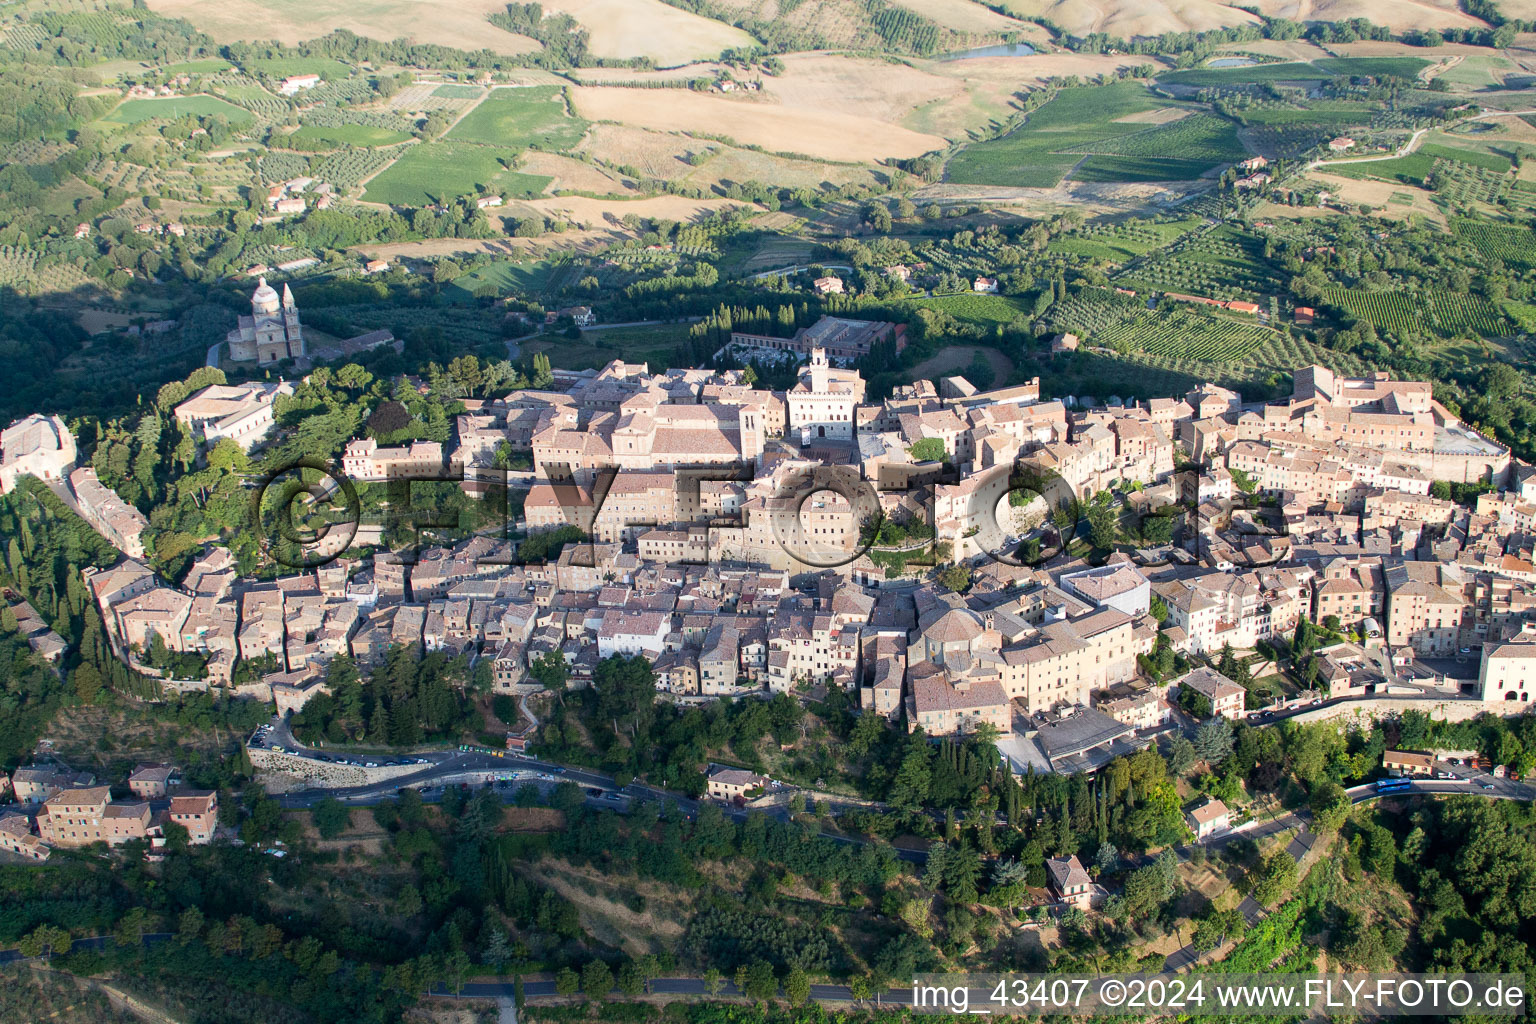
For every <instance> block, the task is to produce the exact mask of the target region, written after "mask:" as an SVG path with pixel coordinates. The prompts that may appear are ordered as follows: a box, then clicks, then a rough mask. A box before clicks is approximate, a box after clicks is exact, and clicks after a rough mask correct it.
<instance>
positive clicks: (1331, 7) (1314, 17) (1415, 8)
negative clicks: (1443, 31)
mask: <svg viewBox="0 0 1536 1024" xmlns="http://www.w3.org/2000/svg"><path fill="white" fill-rule="evenodd" d="M1253 6H1254V7H1255V8H1256V9H1257V10H1259V11H1262V12H1263V13H1264V14H1266V15H1268V16H1269V17H1271V18H1293V19H1298V20H1309V21H1344V20H1345V19H1347V18H1367V19H1369V20H1370V21H1372V22H1373V23H1375V24H1377V25H1386V26H1387V27H1389V28H1391V29H1392V31H1394V32H1406V31H1409V30H1412V29H1422V28H1486V27H1487V25H1486V23H1485V22H1483V21H1481V20H1479V19H1477V18H1474V17H1472V16H1471V15H1470V14H1467V13H1465V12H1464V11H1462V10H1461V8H1460V7H1458V6H1457V3H1456V0H1254V4H1253ZM1421 55H1422V54H1421Z"/></svg>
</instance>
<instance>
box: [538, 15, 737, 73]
mask: <svg viewBox="0 0 1536 1024" xmlns="http://www.w3.org/2000/svg"><path fill="white" fill-rule="evenodd" d="M544 9H545V10H546V11H559V12H561V13H564V14H569V15H570V16H571V17H573V18H575V19H576V20H577V21H578V22H580V23H581V27H582V28H584V29H586V30H587V33H588V36H589V39H588V48H589V49H590V50H591V51H592V53H593V54H594V55H596V56H598V57H649V58H650V59H652V60H654V61H655V62H656V63H657V64H658V65H660V66H662V67H670V66H672V65H674V64H686V63H687V62H689V61H691V60H699V59H701V58H706V57H716V56H719V54H720V51H722V50H728V49H732V48H734V47H752V46H755V45H756V43H757V41H756V40H755V39H753V38H752V37H751V36H750V35H748V34H747V33H745V32H743V31H742V30H741V29H739V28H732V27H731V26H730V25H726V24H724V23H722V22H718V21H715V20H713V19H711V18H705V17H701V16H699V15H697V14H692V13H689V12H688V11H685V10H683V9H681V8H678V7H673V6H671V5H669V4H665V3H662V0H544Z"/></svg>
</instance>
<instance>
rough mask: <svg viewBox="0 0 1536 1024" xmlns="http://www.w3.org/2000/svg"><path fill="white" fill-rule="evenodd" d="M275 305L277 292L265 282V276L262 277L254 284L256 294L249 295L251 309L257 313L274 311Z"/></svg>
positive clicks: (275, 310) (276, 303)
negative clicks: (258, 282) (257, 283)
mask: <svg viewBox="0 0 1536 1024" xmlns="http://www.w3.org/2000/svg"><path fill="white" fill-rule="evenodd" d="M277 305H278V298H277V292H276V291H275V290H273V288H272V286H271V285H269V284H267V279H266V278H262V279H261V283H260V284H259V285H257V286H256V294H254V295H252V296H251V309H253V310H255V311H256V312H257V313H276V312H277Z"/></svg>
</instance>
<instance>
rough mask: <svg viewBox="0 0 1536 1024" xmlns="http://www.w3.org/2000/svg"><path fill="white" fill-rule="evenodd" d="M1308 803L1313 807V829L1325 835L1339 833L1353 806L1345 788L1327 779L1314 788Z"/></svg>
mask: <svg viewBox="0 0 1536 1024" xmlns="http://www.w3.org/2000/svg"><path fill="white" fill-rule="evenodd" d="M1308 803H1310V805H1311V807H1312V829H1313V831H1315V832H1319V833H1321V834H1323V835H1328V834H1330V833H1333V832H1337V831H1338V830H1339V828H1340V827H1342V826H1343V824H1344V819H1345V818H1347V817H1348V816H1349V809H1350V807H1351V806H1352V804H1351V802H1350V799H1349V794H1348V793H1346V792H1345V791H1344V787H1343V786H1341V785H1339V784H1338V783H1337V782H1334V781H1333V780H1332V779H1325V780H1323V781H1321V782H1319V783H1317V785H1315V786H1313V787H1312V793H1311V795H1310V797H1309V799H1308Z"/></svg>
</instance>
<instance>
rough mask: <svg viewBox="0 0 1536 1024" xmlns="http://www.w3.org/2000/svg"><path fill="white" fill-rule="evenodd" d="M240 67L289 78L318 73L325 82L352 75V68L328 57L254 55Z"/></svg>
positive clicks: (275, 76)
mask: <svg viewBox="0 0 1536 1024" xmlns="http://www.w3.org/2000/svg"><path fill="white" fill-rule="evenodd" d="M242 68H243V69H244V70H245V72H246V73H247V74H253V75H256V74H261V75H267V76H268V77H271V78H289V77H292V76H293V75H319V76H320V77H321V78H323V79H325V80H326V81H327V82H339V81H341V80H342V79H343V78H350V77H351V76H352V69H351V68H349V67H347V65H345V64H343V63H342V62H341V61H339V60H331V59H330V58H329V57H256V58H253V59H251V60H248V61H246V62H245V63H244V64H243V65H242Z"/></svg>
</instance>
